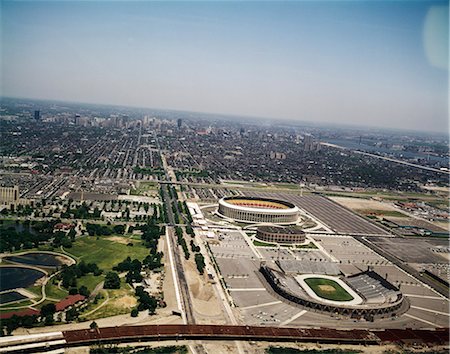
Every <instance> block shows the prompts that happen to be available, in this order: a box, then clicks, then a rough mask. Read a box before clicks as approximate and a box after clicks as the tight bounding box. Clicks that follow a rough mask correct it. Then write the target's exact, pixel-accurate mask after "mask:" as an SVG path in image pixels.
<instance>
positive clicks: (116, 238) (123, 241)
mask: <svg viewBox="0 0 450 354" xmlns="http://www.w3.org/2000/svg"><path fill="white" fill-rule="evenodd" d="M106 239H107V240H110V241H113V242H117V243H121V244H123V245H126V244H128V243H130V242H132V241H131V240H130V239H128V238H125V237H119V236H109V237H106Z"/></svg>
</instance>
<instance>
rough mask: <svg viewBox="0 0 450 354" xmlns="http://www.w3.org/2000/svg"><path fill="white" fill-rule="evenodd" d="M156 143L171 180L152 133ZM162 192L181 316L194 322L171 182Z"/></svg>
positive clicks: (195, 349) (196, 350)
mask: <svg viewBox="0 0 450 354" xmlns="http://www.w3.org/2000/svg"><path fill="white" fill-rule="evenodd" d="M154 137H155V141H156V145H157V147H158V151H159V155H160V156H161V161H162V162H163V168H164V174H165V178H166V180H167V181H171V178H170V175H169V172H168V166H167V163H166V160H165V158H164V155H163V154H162V151H161V147H160V145H159V140H158V137H157V136H156V134H154ZM160 186H161V190H162V194H163V199H164V200H163V202H164V204H165V206H166V210H167V216H168V218H169V220H168V221H169V224H168V226H166V228H167V235H168V238H167V242H168V243H169V249H170V251H171V252H172V255H171V259H172V260H173V264H172V267H175V279H174V281H176V282H178V285H179V286H178V288H179V290H180V300H181V306H182V307H183V308H182V309H181V310H182V311H183V315H184V316H183V318H184V319H185V321H186V324H195V316H194V308H193V305H192V299H191V294H190V293H189V285H188V282H187V280H186V275H185V273H184V268H183V260H182V258H181V253H182V252H181V251H180V248H179V246H178V242H177V237H176V235H175V225H176V224H175V215H174V214H173V209H172V205H174V206H175V209H176V211H177V213H178V216H180V215H181V213H180V210H178V201H177V200H176V199H174V198H172V197H171V195H170V193H169V191H168V188H171V186H172V184H171V183H165V184H160ZM189 347H190V349H191V351H192V352H193V353H194V354H195V353H199V354H206V350H205V348H204V347H203V346H202V345H201V344H195V345H192V346H189Z"/></svg>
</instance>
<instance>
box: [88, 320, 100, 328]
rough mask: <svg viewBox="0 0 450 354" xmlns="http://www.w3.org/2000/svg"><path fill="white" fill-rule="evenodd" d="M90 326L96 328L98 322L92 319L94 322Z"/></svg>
mask: <svg viewBox="0 0 450 354" xmlns="http://www.w3.org/2000/svg"><path fill="white" fill-rule="evenodd" d="M89 327H90V328H91V329H95V328H98V324H97V322H95V321H92V323H91V324H90V325H89Z"/></svg>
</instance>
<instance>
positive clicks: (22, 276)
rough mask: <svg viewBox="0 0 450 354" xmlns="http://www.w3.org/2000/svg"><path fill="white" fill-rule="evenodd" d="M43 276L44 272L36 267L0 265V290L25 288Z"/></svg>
mask: <svg viewBox="0 0 450 354" xmlns="http://www.w3.org/2000/svg"><path fill="white" fill-rule="evenodd" d="M44 276H45V273H44V272H41V271H39V270H36V269H28V268H20V267H13V266H12V267H0V291H4V290H9V289H15V288H27V287H29V286H31V285H33V284H34V283H35V282H36V280H38V279H40V278H42V277H44Z"/></svg>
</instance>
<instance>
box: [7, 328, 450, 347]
mask: <svg viewBox="0 0 450 354" xmlns="http://www.w3.org/2000/svg"><path fill="white" fill-rule="evenodd" d="M166 340H241V341H250V340H251V341H268V342H283V341H284V342H287V341H291V342H312V343H335V344H362V345H370V344H372V345H377V344H383V343H397V344H402V345H403V344H418V345H448V343H449V329H448V328H442V329H436V330H412V329H386V330H364V329H361V330H355V329H353V330H338V329H331V328H288V327H261V326H228V325H195V324H190V325H141V326H120V327H105V328H94V329H80V330H71V331H63V332H52V333H42V334H33V335H23V336H9V337H3V338H0V352H2V353H12V352H18V351H20V352H25V353H26V352H36V351H37V350H45V351H49V350H57V349H61V348H67V347H77V346H86V345H99V344H107V343H126V342H128V343H136V342H143V341H145V342H151V341H158V342H159V341H166Z"/></svg>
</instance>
